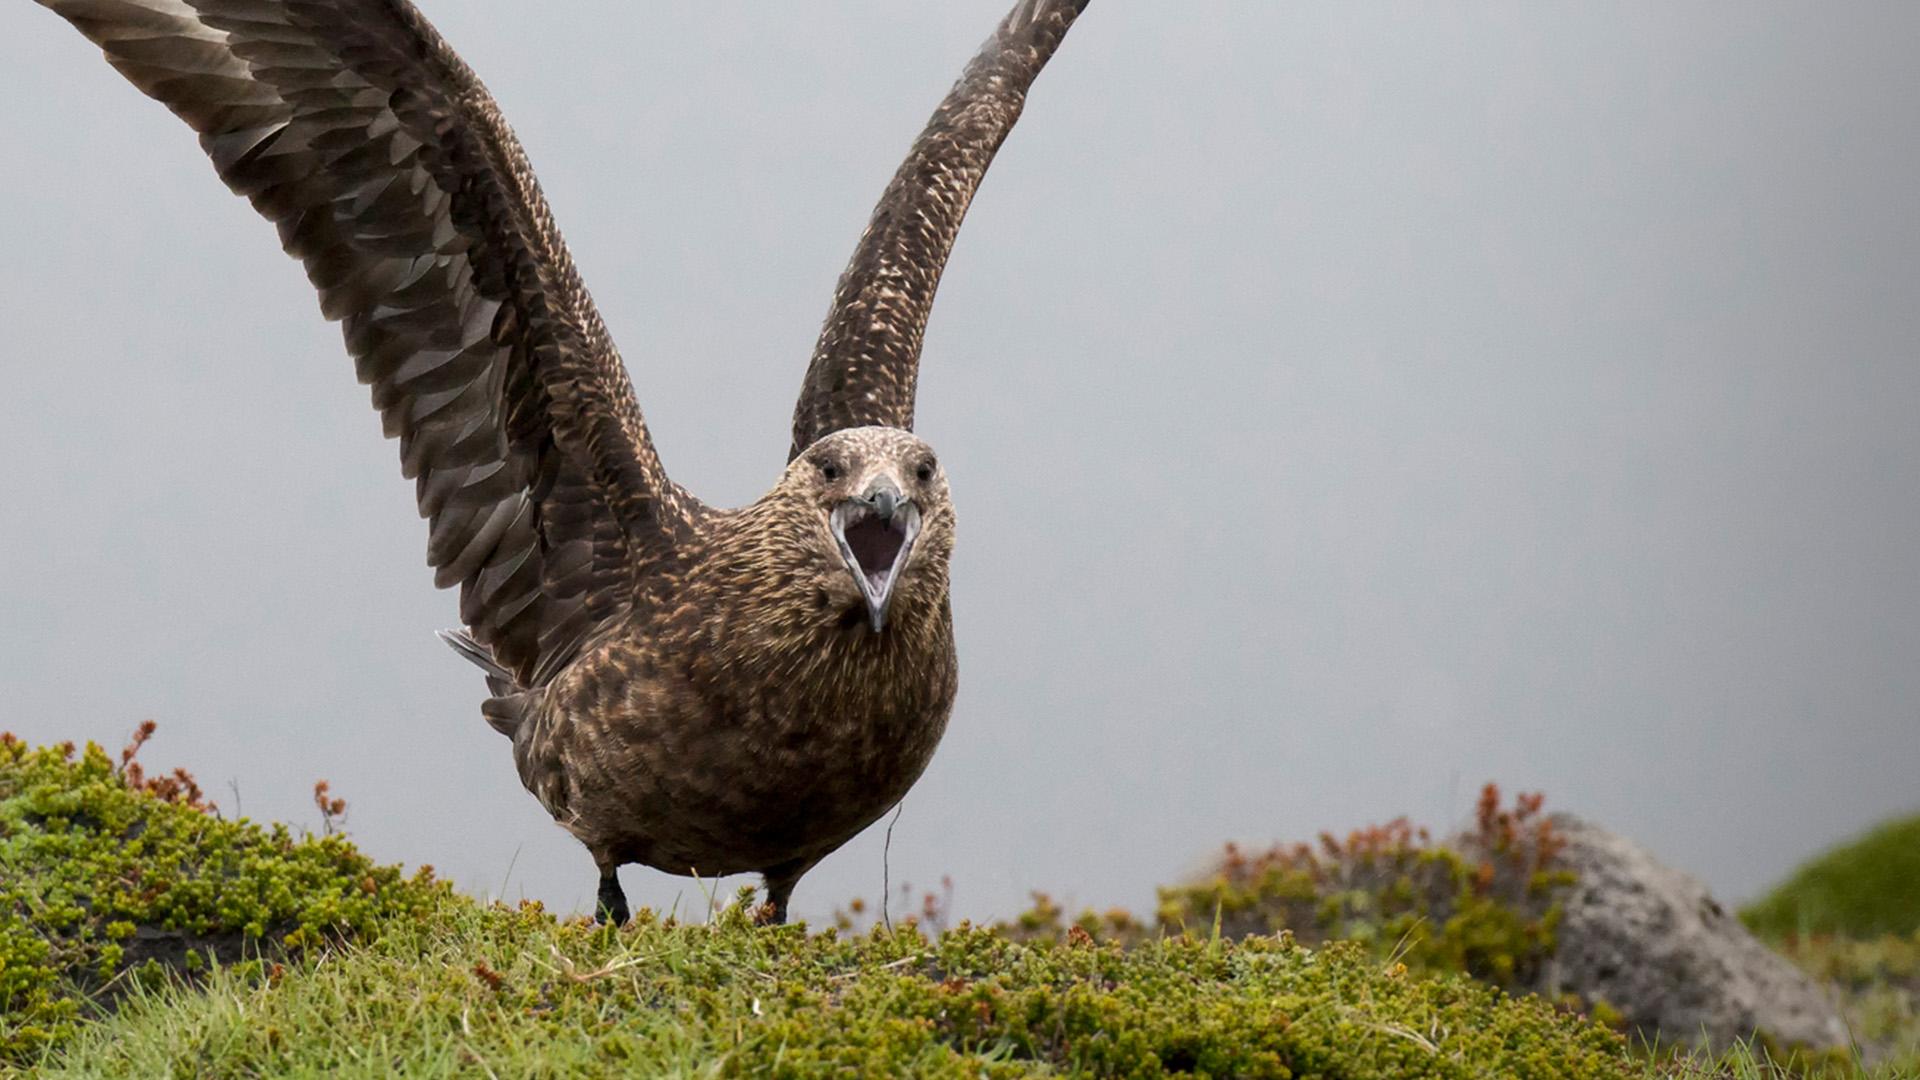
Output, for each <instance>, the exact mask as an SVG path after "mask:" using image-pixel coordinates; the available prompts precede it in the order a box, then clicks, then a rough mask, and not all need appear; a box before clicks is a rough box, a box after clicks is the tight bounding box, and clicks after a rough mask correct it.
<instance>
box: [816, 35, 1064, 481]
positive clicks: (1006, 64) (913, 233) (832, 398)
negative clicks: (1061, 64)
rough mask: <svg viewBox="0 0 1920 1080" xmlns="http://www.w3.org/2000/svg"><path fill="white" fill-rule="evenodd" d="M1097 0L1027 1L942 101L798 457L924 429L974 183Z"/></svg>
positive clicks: (863, 263)
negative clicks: (935, 344)
mask: <svg viewBox="0 0 1920 1080" xmlns="http://www.w3.org/2000/svg"><path fill="white" fill-rule="evenodd" d="M1087 3H1088V0H1021V2H1020V3H1019V4H1017V5H1015V6H1014V9H1013V10H1012V11H1011V12H1009V13H1008V14H1007V17H1006V18H1005V19H1003V20H1001V22H1000V25H999V27H998V28H996V29H995V30H994V33H993V36H992V37H990V38H988V39H987V42H986V44H985V45H983V46H981V48H980V51H979V53H977V54H976V55H975V56H974V58H973V60H972V61H971V62H970V63H968V64H967V67H966V70H965V72H963V73H962V74H961V76H960V81H959V82H958V83H956V84H954V87H953V89H952V90H951V91H950V92H949V93H948V94H947V96H946V99H945V100H943V101H942V102H941V103H940V107H939V108H938V109H936V110H934V113H933V118H932V119H931V120H929V121H928V122H927V126H926V128H925V129H924V130H923V131H921V133H920V137H919V138H918V139H916V140H915V141H914V144H913V149H912V150H911V151H910V152H909V153H908V155H907V160H906V162H905V163H903V164H902V165H901V166H900V169H899V171H898V172H896V173H895V174H894V176H893V181H892V182H891V183H890V184H888V185H887V190H886V192H885V193H884V194H882V195H881V196H880V203H879V205H878V206H876V207H874V211H873V217H872V218H871V219H870V220H869V221H868V223H867V230H866V232H865V233H864V234H862V235H861V237H860V244H859V246H858V247H857V248H856V249H855V250H854V254H853V259H852V261H851V262H849V263H848V265H847V269H846V271H845V273H843V274H842V275H841V277H840V283H839V285H838V287H837V288H836V289H835V290H834V295H833V308H832V310H831V311H829V312H828V314H827V321H826V325H825V326H823V327H822V328H821V331H820V340H819V343H818V344H816V345H815V346H814V350H813V361H812V363H811V364H810V365H809V366H808V367H807V378H806V382H805V384H804V385H803V386H802V387H801V390H800V400H799V403H798V404H797V405H796V406H795V407H794V411H793V448H792V450H791V452H790V455H789V456H790V457H797V456H799V454H800V452H801V451H802V450H805V449H806V448H807V447H808V446H809V445H811V444H812V443H813V442H814V440H816V439H819V438H820V437H821V436H823V435H829V434H832V433H833V432H835V431H839V430H841V429H843V428H850V427H861V426H864V425H869V424H877V425H881V426H885V427H898V428H907V429H912V427H913V393H914V385H915V382H916V381H917V379H918V376H919V368H920V344H921V337H922V335H923V334H924V333H925V331H926V327H927V316H928V314H929V313H930V312H931V311H932V310H933V297H934V293H935V291H936V290H938V289H939V287H940V274H941V271H943V270H945V269H946V265H947V256H948V254H949V253H951V252H952V250H953V241H954V238H955V237H956V236H958V235H959V232H960V223H961V220H962V219H964V218H965V217H966V214H967V207H968V205H969V204H970V203H972V201H973V193H974V191H975V190H977V189H978V188H979V186H980V181H981V179H982V178H984V177H985V176H986V174H987V167H988V166H989V165H991V164H992V163H993V156H994V154H995V153H996V152H997V151H998V150H999V149H1000V144H1001V143H1002V142H1003V141H1005V139H1006V137H1007V133H1008V132H1009V131H1012V130H1013V125H1014V122H1015V121H1017V120H1019V119H1020V110H1021V108H1022V107H1023V106H1024V105H1025V104H1026V98H1027V89H1028V88H1029V87H1030V86H1032V85H1033V80H1034V79H1035V78H1037V77H1038V76H1039V74H1040V70H1041V69H1042V68H1044V67H1046V65H1047V61H1048V60H1050V59H1052V57H1053V54H1054V51H1055V50H1056V49H1058V48H1059V47H1060V42H1061V41H1062V40H1064V39H1065V38H1066V35H1067V30H1068V28H1069V27H1071V26H1072V25H1073V21H1074V19H1076V18H1077V17H1079V15H1080V12H1081V11H1083V10H1085V9H1086V6H1087Z"/></svg>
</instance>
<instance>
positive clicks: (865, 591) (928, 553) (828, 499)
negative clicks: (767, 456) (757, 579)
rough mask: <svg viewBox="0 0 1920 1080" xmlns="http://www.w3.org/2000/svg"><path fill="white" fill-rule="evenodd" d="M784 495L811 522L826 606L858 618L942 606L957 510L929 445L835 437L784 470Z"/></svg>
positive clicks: (879, 622)
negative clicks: (903, 607)
mask: <svg viewBox="0 0 1920 1080" xmlns="http://www.w3.org/2000/svg"><path fill="white" fill-rule="evenodd" d="M780 487H781V488H782V489H783V490H784V492H785V494H787V495H788V496H789V497H790V498H792V499H794V500H796V501H798V502H799V503H800V504H801V505H802V506H803V507H804V508H805V513H806V514H807V516H808V517H809V527H808V528H807V529H806V531H805V541H804V542H806V543H808V544H809V546H810V547H811V548H812V549H813V550H811V551H809V552H807V553H806V554H807V555H808V556H809V558H810V559H811V561H812V562H813V563H814V564H815V566H816V567H817V568H819V569H821V570H822V571H823V573H822V574H821V575H820V576H819V577H818V578H817V579H816V580H818V581H819V582H820V583H821V586H820V587H821V594H820V595H821V598H822V601H823V606H824V607H826V608H828V609H829V610H830V611H831V612H832V613H833V614H834V616H835V617H836V618H838V617H841V616H843V615H847V614H850V613H858V614H861V615H863V616H864V619H865V622H866V623H867V624H868V625H869V626H871V627H872V628H873V631H874V632H875V633H879V632H881V631H882V630H884V629H885V628H886V625H887V618H888V613H889V611H892V610H895V609H897V608H899V607H900V606H901V605H903V604H912V605H915V606H916V607H917V606H918V605H921V604H931V603H937V602H938V601H940V600H941V599H944V596H945V592H946V586H947V562H948V559H949V557H950V556H951V555H952V552H953V504H952V503H951V502H949V501H948V497H947V477H946V473H945V472H944V471H943V470H942V469H941V468H940V462H939V459H938V458H936V457H935V456H934V453H933V450H932V448H931V447H929V446H927V444H926V443H924V442H922V441H921V440H920V439H918V438H916V437H915V436H914V435H913V433H912V432H908V431H903V430H901V429H899V428H887V427H863V428H849V429H846V430H844V431H836V432H834V433H832V434H831V435H827V436H825V437H823V438H821V439H820V440H819V441H817V442H815V443H814V444H813V445H812V446H809V447H807V448H806V449H805V450H804V451H802V452H801V453H800V455H799V456H798V457H796V458H794V459H793V461H792V462H791V463H789V464H788V466H787V472H786V475H785V476H784V477H782V478H781V482H780Z"/></svg>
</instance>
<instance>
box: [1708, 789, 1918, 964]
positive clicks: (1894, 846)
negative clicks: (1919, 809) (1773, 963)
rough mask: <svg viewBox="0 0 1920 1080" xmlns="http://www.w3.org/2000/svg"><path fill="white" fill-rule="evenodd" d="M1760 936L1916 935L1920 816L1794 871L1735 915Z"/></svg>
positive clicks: (1884, 828)
mask: <svg viewBox="0 0 1920 1080" xmlns="http://www.w3.org/2000/svg"><path fill="white" fill-rule="evenodd" d="M1740 917H1741V918H1742V919H1744V920H1745V921H1746V923H1747V925H1748V926H1749V927H1751V928H1752V929H1753V931H1754V932H1755V933H1757V934H1760V935H1763V936H1765V937H1770V938H1775V939H1781V938H1786V937H1789V936H1792V935H1796V934H1844V935H1847V936H1849V937H1853V938H1874V937H1879V936H1881V935H1885V934H1895V935H1905V934H1913V933H1915V932H1920V815H1917V816H1914V817H1910V818H1902V819H1899V820H1895V821H1889V822H1886V823H1884V824H1882V825H1880V826H1878V827H1876V828H1874V829H1872V830H1871V831H1869V832H1867V833H1866V834H1865V835H1864V836H1861V837H1859V838H1858V839H1855V840H1852V841H1849V842H1847V843H1845V844H1842V845H1840V846H1839V847H1835V848H1832V849H1830V850H1828V851H1827V852H1825V853H1823V854H1821V855H1820V856H1818V857H1817V858H1815V859H1813V860H1812V861H1811V862H1808V863H1807V864H1805V865H1804V866H1801V867H1800V868H1799V869H1798V870H1795V871H1794V872H1793V874H1792V875H1791V876H1789V877H1788V878H1787V880H1786V881H1785V882H1782V883H1781V884H1780V885H1779V886H1778V887H1776V888H1775V889H1774V890H1773V891H1772V892H1770V893H1768V894H1767V895H1766V896H1765V897H1764V898H1762V899H1760V900H1758V901H1756V902H1755V903H1753V904H1751V905H1748V906H1747V907H1746V908H1745V909H1744V910H1742V911H1741V912H1740Z"/></svg>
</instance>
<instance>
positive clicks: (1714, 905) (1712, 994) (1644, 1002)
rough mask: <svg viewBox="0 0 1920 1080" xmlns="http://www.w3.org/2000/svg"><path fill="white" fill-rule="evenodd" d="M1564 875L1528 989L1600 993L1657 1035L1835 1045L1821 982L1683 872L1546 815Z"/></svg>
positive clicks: (1574, 821)
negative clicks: (1553, 923) (1550, 941)
mask: <svg viewBox="0 0 1920 1080" xmlns="http://www.w3.org/2000/svg"><path fill="white" fill-rule="evenodd" d="M1552 820H1553V823H1554V832H1555V834H1556V835H1557V836H1558V837H1559V838H1560V839H1561V841H1562V842H1563V844H1564V846H1563V847H1562V848H1561V849H1560V851H1559V853H1558V864H1559V865H1560V866H1562V867H1565V868H1566V869H1568V870H1570V871H1572V873H1573V876H1574V882H1575V884H1574V885H1573V887H1572V888H1570V889H1567V890H1565V891H1564V892H1563V893H1562V895H1561V897H1560V921H1559V924H1558V926H1557V927H1556V932H1555V948H1554V950H1553V953H1552V955H1551V956H1550V957H1549V959H1548V960H1547V962H1546V963H1545V964H1544V965H1542V967H1541V969H1540V975H1539V985H1538V987H1537V989H1538V990H1539V991H1540V992H1541V993H1543V994H1546V995H1547V996H1549V997H1559V996H1560V995H1562V994H1565V993H1573V994H1577V995H1579V996H1580V997H1581V998H1583V999H1585V1000H1587V1001H1590V1002H1592V1001H1604V1002H1606V1003H1607V1004H1608V1005H1610V1006H1612V1007H1613V1008H1614V1009H1615V1010H1617V1011H1618V1012H1619V1013H1620V1014H1621V1015H1622V1017H1623V1018H1624V1019H1625V1020H1626V1022H1627V1023H1629V1024H1630V1025H1632V1026H1633V1027H1635V1028H1637V1029H1639V1031H1640V1032H1641V1033H1642V1034H1644V1035H1646V1036H1648V1037H1649V1038H1652V1037H1654V1036H1655V1035H1657V1036H1658V1038H1659V1039H1660V1041H1661V1042H1663V1043H1687V1044H1690V1045H1693V1046H1703V1045H1711V1046H1715V1047H1726V1046H1728V1045H1730V1044H1732V1043H1733V1042H1734V1041H1735V1040H1742V1039H1751V1038H1754V1037H1755V1036H1756V1035H1757V1036H1759V1037H1761V1038H1763V1039H1764V1040H1766V1041H1769V1042H1772V1043H1775V1044H1781V1045H1787V1044H1798V1045H1804V1046H1809V1047H1816V1048H1818V1047H1831V1046H1841V1045H1845V1043H1846V1042H1847V1028H1846V1024H1845V1022H1844V1021H1843V1020H1842V1019H1841V1016H1840V1012H1839V1010H1838V1008H1837V1007H1836V1006H1835V1004H1834V1002H1833V1001H1832V1000H1831V999H1830V998H1829V997H1828V995H1827V993H1826V991H1825V990H1823V989H1822V988H1821V987H1820V986H1819V985H1817V984H1816V983H1815V982H1814V981H1813V980H1812V979H1810V978H1808V977H1807V976H1806V975H1805V974H1804V973H1802V972H1801V971H1800V970H1798V969H1797V968H1795V967H1794V966H1793V965H1792V964H1791V963H1789V962H1788V961H1787V960H1786V959H1785V958H1784V957H1782V956H1780V955H1779V954H1777V953H1775V952H1773V951H1772V950H1771V949H1769V948H1767V947H1766V946H1765V945H1763V944H1761V943H1760V941H1758V940H1757V939H1755V938H1754V936H1753V935H1752V934H1750V933H1748V932H1747V929H1746V927H1744V926H1743V925H1741V923H1740V920H1739V919H1737V918H1735V917H1734V915H1733V913H1731V912H1729V911H1727V910H1726V909H1724V908H1722V907H1721V906H1720V904H1719V903H1718V902H1717V901H1715V900H1714V898H1713V897H1712V896H1711V895H1709V894H1708V892H1707V888H1706V886H1705V885H1704V884H1702V883H1701V882H1700V881H1699V880H1698V879H1696V878H1694V877H1693V876H1691V875H1689V874H1686V873H1683V872H1681V871H1679V870H1675V869H1673V868H1671V867H1668V866H1664V865H1662V864H1661V863H1660V862H1659V860H1657V859H1655V858H1654V857H1653V855H1652V854H1651V853H1650V852H1648V851H1647V850H1646V849H1645V848H1643V847H1641V846H1640V845H1638V844H1636V843H1634V842H1633V841H1631V840H1628V839H1627V838H1626V837H1623V836H1620V835H1618V834H1616V833H1612V832H1609V831H1608V830H1606V829H1603V828H1601V827H1599V826H1597V825H1593V824H1591V823H1589V822H1585V821H1581V820H1580V819H1578V818H1575V817H1572V816H1570V815H1566V814H1556V815H1554V817H1553V819H1552Z"/></svg>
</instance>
